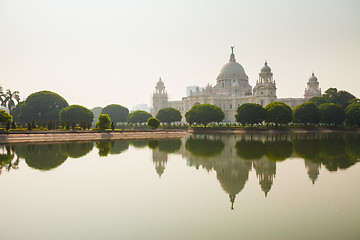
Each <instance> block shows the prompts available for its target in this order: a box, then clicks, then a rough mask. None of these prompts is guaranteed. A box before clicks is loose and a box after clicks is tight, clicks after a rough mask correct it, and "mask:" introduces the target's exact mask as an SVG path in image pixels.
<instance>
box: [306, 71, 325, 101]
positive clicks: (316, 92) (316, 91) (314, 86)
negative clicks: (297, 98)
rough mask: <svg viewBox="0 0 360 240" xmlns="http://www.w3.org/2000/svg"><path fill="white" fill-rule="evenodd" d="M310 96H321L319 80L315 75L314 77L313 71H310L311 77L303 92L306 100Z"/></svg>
mask: <svg viewBox="0 0 360 240" xmlns="http://www.w3.org/2000/svg"><path fill="white" fill-rule="evenodd" d="M312 97H321V88H319V82H318V80H317V77H315V75H314V73H312V75H311V77H310V78H309V81H308V83H307V87H306V88H305V93H304V98H305V99H306V100H307V99H310V98H312Z"/></svg>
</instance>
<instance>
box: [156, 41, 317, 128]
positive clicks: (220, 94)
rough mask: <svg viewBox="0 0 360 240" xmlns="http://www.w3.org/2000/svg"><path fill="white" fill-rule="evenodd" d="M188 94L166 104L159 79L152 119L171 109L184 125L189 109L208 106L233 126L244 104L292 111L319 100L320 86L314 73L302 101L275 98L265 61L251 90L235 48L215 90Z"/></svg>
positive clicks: (162, 86) (166, 99) (232, 48)
mask: <svg viewBox="0 0 360 240" xmlns="http://www.w3.org/2000/svg"><path fill="white" fill-rule="evenodd" d="M188 90H189V93H188V94H187V96H186V97H183V98H182V100H178V101H169V99H168V95H167V92H166V90H165V84H164V82H163V81H162V80H161V78H160V79H159V81H158V82H157V84H156V86H155V92H154V93H153V108H152V115H153V116H156V114H157V112H158V111H159V110H160V109H162V108H166V107H172V108H175V109H178V110H179V111H180V112H181V114H182V116H183V118H182V121H185V113H186V112H187V111H189V110H190V108H191V107H192V106H194V105H197V104H204V103H208V104H213V105H216V106H218V107H220V108H221V109H222V110H223V112H224V113H225V118H224V122H235V114H236V109H237V108H238V107H239V106H240V105H242V104H244V103H257V104H260V105H261V106H263V107H265V106H266V105H267V104H269V103H270V102H274V101H281V102H284V103H286V104H288V105H289V106H291V107H292V108H293V107H295V106H296V105H299V104H301V103H304V102H306V101H307V100H308V99H309V98H311V97H315V96H321V89H320V88H319V82H318V81H317V78H316V77H315V76H314V73H313V74H312V76H311V77H310V79H309V81H308V83H307V88H306V89H305V94H304V98H277V96H276V83H275V80H274V79H273V73H272V71H271V68H270V67H269V66H268V64H267V62H266V61H265V64H264V66H263V67H262V68H261V70H260V73H259V78H258V80H257V81H256V85H255V87H252V86H251V85H250V84H249V77H248V76H247V75H246V73H245V70H244V68H243V67H242V66H241V64H239V63H238V62H236V59H235V54H234V47H231V54H230V59H229V62H227V63H226V64H225V65H224V66H223V67H222V68H221V70H220V73H219V75H218V76H217V78H216V84H215V86H212V85H210V84H208V85H207V86H206V87H204V88H200V87H196V86H192V87H191V88H188Z"/></svg>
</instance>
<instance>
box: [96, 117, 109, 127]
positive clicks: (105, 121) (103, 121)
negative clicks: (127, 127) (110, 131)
mask: <svg viewBox="0 0 360 240" xmlns="http://www.w3.org/2000/svg"><path fill="white" fill-rule="evenodd" d="M96 127H97V128H98V129H100V130H102V131H103V130H105V129H107V128H110V127H111V120H110V117H109V115H107V114H100V115H99V121H98V122H97V123H96Z"/></svg>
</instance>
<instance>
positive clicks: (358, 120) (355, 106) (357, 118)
mask: <svg viewBox="0 0 360 240" xmlns="http://www.w3.org/2000/svg"><path fill="white" fill-rule="evenodd" d="M345 115H346V121H347V122H348V123H350V124H351V125H357V126H358V127H360V102H358V101H352V102H351V104H350V105H349V106H347V108H346V109H345Z"/></svg>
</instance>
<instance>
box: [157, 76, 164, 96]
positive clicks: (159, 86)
mask: <svg viewBox="0 0 360 240" xmlns="http://www.w3.org/2000/svg"><path fill="white" fill-rule="evenodd" d="M155 89H156V90H157V91H159V93H162V92H163V91H165V84H164V82H163V81H161V78H160V79H159V81H158V82H157V83H156V86H155Z"/></svg>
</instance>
